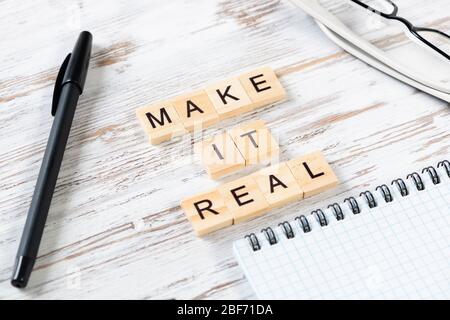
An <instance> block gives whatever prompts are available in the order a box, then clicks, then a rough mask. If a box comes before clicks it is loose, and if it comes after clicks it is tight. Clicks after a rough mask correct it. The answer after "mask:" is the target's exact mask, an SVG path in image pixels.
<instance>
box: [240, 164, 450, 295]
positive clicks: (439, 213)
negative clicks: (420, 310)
mask: <svg viewBox="0 0 450 320" xmlns="http://www.w3.org/2000/svg"><path fill="white" fill-rule="evenodd" d="M233 248H234V253H235V256H236V258H237V260H238V262H239V265H240V266H241V268H242V269H243V271H244V274H245V276H246V278H247V279H248V280H249V282H250V284H251V286H252V287H253V289H254V290H255V292H256V294H257V296H258V298H260V299H450V162H449V161H447V160H446V161H442V162H440V163H439V164H438V165H437V166H435V167H427V168H425V169H423V170H422V171H420V172H419V173H417V172H414V173H411V174H409V175H408V176H407V177H405V178H404V179H395V180H393V181H392V182H389V184H383V185H380V186H377V187H375V188H374V189H373V190H369V191H363V192H361V193H360V194H359V195H358V196H356V197H349V198H346V199H343V201H342V202H340V203H333V204H330V205H329V206H328V207H327V208H323V209H318V210H314V211H312V212H311V213H308V214H305V213H303V214H302V213H299V216H298V217H296V218H295V219H294V220H292V221H285V222H281V223H280V224H279V225H278V226H275V227H267V228H265V229H263V230H262V231H261V232H257V233H251V234H249V235H247V236H245V237H244V238H242V239H240V240H237V241H235V242H234V244H233Z"/></svg>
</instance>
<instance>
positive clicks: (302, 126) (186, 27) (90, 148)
mask: <svg viewBox="0 0 450 320" xmlns="http://www.w3.org/2000/svg"><path fill="white" fill-rule="evenodd" d="M419 2H420V4H421V6H419V7H418V9H410V10H408V15H409V17H410V18H411V19H413V20H414V19H415V21H418V22H419V23H422V24H423V23H425V24H433V25H434V26H439V28H441V29H443V30H447V31H450V16H449V15H448V13H449V12H450V10H449V9H450V3H449V2H448V1H446V0H439V1H432V2H431V1H430V2H426V3H425V2H424V1H419V0H414V1H406V0H399V1H398V3H399V4H403V5H405V6H408V7H410V6H412V5H413V3H419ZM0 16H1V19H0V26H1V27H0V38H1V39H2V50H0V59H1V64H0V103H1V109H0V110H1V111H0V123H1V125H0V148H1V150H2V152H1V153H0V181H1V182H0V220H1V222H0V298H45V299H47V298H70V299H79V298H144V299H153V298H253V297H254V296H253V293H252V291H251V288H250V287H249V285H248V284H247V282H246V281H245V279H244V278H243V275H242V273H241V271H240V270H239V268H238V266H237V264H236V261H235V260H234V258H233V255H232V251H231V242H232V240H234V239H237V238H240V237H241V236H243V235H244V234H245V233H246V232H248V231H258V230H260V229H261V228H262V227H264V226H266V225H274V224H275V223H277V222H279V221H280V220H285V219H289V218H292V217H293V216H295V215H297V214H298V213H300V212H308V211H309V210H311V209H314V208H317V207H321V206H323V205H325V204H327V203H329V202H330V201H334V200H340V199H342V198H343V197H344V196H345V195H354V194H355V193H356V192H357V191H358V190H360V189H361V188H366V187H368V186H369V185H375V184H376V183H378V182H384V180H386V179H387V178H390V177H396V176H398V175H401V174H403V173H406V172H408V171H411V170H417V169H420V168H421V167H423V166H424V165H431V164H436V162H437V161H438V160H441V159H443V158H448V157H449V150H450V143H449V142H450V133H449V131H448V123H449V118H450V117H449V112H450V109H449V108H448V105H446V104H444V103H443V102H441V101H439V100H437V99H434V98H432V97H429V96H427V95H425V94H423V93H420V92H418V91H416V90H414V89H412V88H410V87H408V86H406V85H404V84H402V83H400V82H398V81H396V80H394V79H391V78H389V77H387V76H385V75H384V74H382V73H380V72H378V71H376V70H374V69H372V68H370V67H368V66H367V65H365V64H364V63H361V62H360V61H358V60H355V59H354V58H353V57H351V56H349V55H347V54H346V53H344V52H342V50H340V49H339V48H338V47H336V46H335V45H334V44H333V43H331V42H330V41H329V40H328V39H327V38H326V37H325V36H324V35H323V34H322V33H321V32H320V31H319V29H318V27H317V26H316V25H315V24H314V23H313V21H312V20H311V19H310V18H309V17H307V16H306V15H305V14H304V13H303V12H301V11H300V10H298V9H296V8H294V7H293V6H292V5H291V4H290V3H289V2H288V1H279V0H264V1H263V0H248V1H240V0H223V1H211V0H197V1H181V0H179V1H164V0H153V1H133V2H129V1H115V2H114V3H112V2H111V1H106V0H103V1H81V0H80V1H76V2H73V1H44V0H39V1H21V2H17V1H12V0H6V1H1V2H0ZM82 29H88V30H90V31H91V32H92V33H93V35H94V53H93V59H92V62H91V69H90V72H89V75H88V80H87V85H86V89H85V92H84V95H83V96H82V98H81V100H80V104H79V107H78V110H77V113H76V115H75V119H74V125H73V128H72V132H71V137H70V139H69V144H68V147H67V150H66V154H65V158H64V161H63V165H62V170H61V172H60V175H59V180H58V186H57V189H56V192H55V195H54V199H53V203H52V207H51V210H50V213H49V217H48V220H47V226H46V229H45V234H44V237H43V239H42V244H41V248H40V254H39V259H38V261H37V263H36V266H35V270H34V272H33V274H32V278H31V280H30V283H29V286H28V288H27V289H26V290H22V291H19V290H17V289H15V288H12V287H11V286H10V285H9V277H10V274H11V270H12V265H13V260H14V256H15V252H16V249H17V246H18V241H19V238H20V234H21V232H22V228H23V224H24V222H25V217H26V213H27V209H28V206H29V203H30V200H31V195H32V192H33V187H34V183H35V181H36V178H37V174H38V170H39V165H40V162H41V159H42V155H43V152H44V148H45V145H46V140H47V137H48V133H49V130H50V126H51V123H52V118H51V116H50V102H51V96H52V84H53V81H54V79H55V77H56V73H57V69H58V67H59V64H60V63H61V62H62V60H63V58H64V57H65V55H66V53H67V52H68V51H69V50H71V48H72V46H73V44H74V41H75V39H76V37H77V35H78V32H79V31H80V30H82ZM391 45H392V46H396V45H397V46H398V45H401V43H392V44H391ZM387 49H389V44H388V47H387ZM267 64H269V65H271V66H273V67H274V68H276V69H277V71H278V73H279V75H280V77H281V81H282V82H283V84H284V86H285V87H286V89H287V92H288V100H287V101H286V102H285V103H282V104H279V105H277V106H275V107H266V108H263V109H260V110H258V111H256V112H252V113H250V114H246V115H245V116H242V117H239V118H238V119H232V120H229V121H226V122H223V123H221V124H220V125H216V126H214V128H211V129H208V130H207V132H206V134H212V133H215V132H218V131H219V130H224V129H228V128H230V127H232V126H233V125H235V124H236V123H237V122H238V123H239V122H244V121H248V120H251V119H256V118H261V119H264V120H266V121H267V123H268V125H269V126H270V127H271V128H272V130H273V132H274V133H275V134H276V135H277V136H278V138H279V141H280V146H281V151H282V156H281V158H282V160H283V159H289V158H293V157H295V156H298V155H300V154H304V153H307V152H309V151H312V150H315V149H320V150H323V152H324V153H325V155H326V157H327V159H328V160H329V161H330V162H331V164H332V166H333V168H334V169H335V170H336V173H337V175H338V176H339V177H340V180H341V184H340V186H339V187H338V188H336V189H334V190H332V191H329V192H327V193H325V194H322V195H319V196H316V197H313V198H311V199H309V200H306V201H302V202H297V203H295V204H292V205H290V206H288V207H285V208H282V209H279V210H276V211H273V212H271V213H269V214H267V215H265V216H263V217H261V218H258V219H256V220H253V221H249V222H247V223H244V224H242V225H237V226H233V227H230V228H226V229H224V230H221V231H219V232H216V233H214V234H212V235H210V236H208V237H205V238H203V239H199V238H196V237H195V236H194V233H193V232H192V230H191V227H190V225H189V223H188V222H187V220H186V219H185V218H184V215H183V213H182V211H181V210H180V208H179V206H178V204H179V201H180V199H182V198H183V197H186V196H189V195H191V194H193V193H197V192H200V191H201V190H206V189H208V188H210V187H212V186H214V185H215V182H213V181H211V180H210V179H208V178H207V176H206V174H205V172H204V171H203V169H202V167H201V166H200V165H199V164H198V163H192V157H191V154H190V146H191V145H192V143H193V142H195V141H198V139H200V138H201V137H199V136H196V137H194V138H193V139H192V140H191V139H190V138H189V137H187V138H185V139H182V140H181V141H172V142H168V143H166V144H163V145H161V146H158V147H152V146H150V145H149V144H148V143H147V142H146V138H145V137H144V134H143V132H142V130H141V128H140V126H139V125H138V123H137V121H136V119H135V115H134V110H135V109H136V108H137V107H139V106H142V105H144V104H147V103H150V102H152V101H159V100H161V99H164V98H167V97H170V96H173V95H175V94H178V93H182V92H188V91H190V90H193V89H195V88H199V87H202V86H203V85H205V84H207V83H209V82H211V81H214V80H216V79H222V78H225V77H227V76H229V75H233V74H237V73H240V72H242V71H243V70H245V69H252V68H256V67H258V66H261V65H267Z"/></svg>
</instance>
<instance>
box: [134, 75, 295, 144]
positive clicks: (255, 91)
mask: <svg viewBox="0 0 450 320" xmlns="http://www.w3.org/2000/svg"><path fill="white" fill-rule="evenodd" d="M285 98H286V92H285V90H284V89H283V87H282V85H281V83H280V82H279V81H278V78H277V76H276V74H275V72H274V71H273V70H272V69H271V68H269V67H263V68H258V69H256V70H253V71H251V72H246V73H244V74H242V75H239V76H236V77H231V78H229V79H226V80H222V81H219V82H217V83H215V84H212V85H207V86H206V87H205V88H204V89H203V90H196V91H194V92H192V93H187V94H184V95H182V96H178V97H174V98H172V99H168V100H167V102H160V103H155V104H152V105H151V106H149V107H142V108H139V109H138V110H137V111H136V114H137V117H138V119H139V122H140V123H141V125H142V127H143V128H144V130H145V132H146V133H147V134H148V136H149V140H150V142H151V143H152V144H158V143H161V142H163V141H166V140H169V139H171V138H172V137H174V136H177V135H180V134H183V133H187V132H189V131H193V130H196V129H197V128H198V129H204V128H206V127H208V126H211V125H213V124H215V123H217V122H218V121H220V120H222V119H226V118H230V117H234V116H238V115H240V114H242V113H245V112H248V111H251V110H253V109H255V108H259V107H262V106H266V105H269V104H274V103H276V102H280V101H282V100H284V99H285ZM183 128H184V130H182V129H183Z"/></svg>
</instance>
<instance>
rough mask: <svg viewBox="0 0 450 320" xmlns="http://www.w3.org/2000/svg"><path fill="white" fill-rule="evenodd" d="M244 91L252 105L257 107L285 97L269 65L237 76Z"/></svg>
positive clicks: (284, 92)
mask: <svg viewBox="0 0 450 320" xmlns="http://www.w3.org/2000/svg"><path fill="white" fill-rule="evenodd" d="M239 80H240V81H241V83H242V86H243V87H244V89H245V91H246V92H247V94H248V95H249V97H250V100H252V107H253V108H258V107H262V106H266V105H269V104H271V103H275V102H279V101H281V100H284V99H285V98H286V91H285V90H284V88H283V86H282V85H281V83H280V82H279V81H278V78H277V75H276V74H275V72H274V71H273V69H272V68H270V67H263V68H259V69H257V70H254V71H251V72H248V73H246V74H243V75H241V76H239Z"/></svg>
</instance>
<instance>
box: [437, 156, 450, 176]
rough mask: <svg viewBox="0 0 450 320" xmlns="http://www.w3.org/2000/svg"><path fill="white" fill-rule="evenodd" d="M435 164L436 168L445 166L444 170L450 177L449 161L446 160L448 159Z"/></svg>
mask: <svg viewBox="0 0 450 320" xmlns="http://www.w3.org/2000/svg"><path fill="white" fill-rule="evenodd" d="M437 166H438V168H439V167H443V168H445V171H447V175H448V177H449V178H450V161H448V160H444V161H441V162H439V163H438V165H437Z"/></svg>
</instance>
